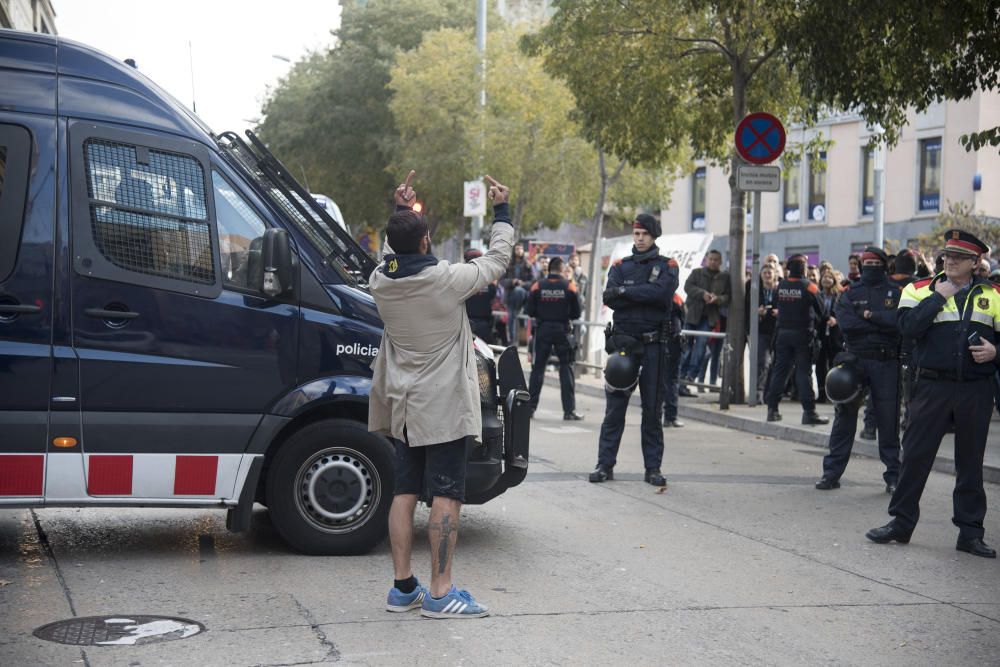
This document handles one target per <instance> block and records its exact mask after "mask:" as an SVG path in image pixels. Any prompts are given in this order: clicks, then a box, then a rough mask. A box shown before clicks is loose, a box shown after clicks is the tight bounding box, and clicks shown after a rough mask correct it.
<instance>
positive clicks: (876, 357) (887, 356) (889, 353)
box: [854, 347, 899, 361]
mask: <svg viewBox="0 0 1000 667" xmlns="http://www.w3.org/2000/svg"><path fill="white" fill-rule="evenodd" d="M854 354H855V355H857V356H858V357H861V358H862V359H868V360H869V361H892V360H893V359H898V358H899V351H898V350H896V349H895V348H892V347H880V348H879V349H877V350H864V351H862V352H854Z"/></svg>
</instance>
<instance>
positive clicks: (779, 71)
mask: <svg viewBox="0 0 1000 667" xmlns="http://www.w3.org/2000/svg"><path fill="white" fill-rule="evenodd" d="M553 4H554V6H555V7H556V9H557V11H556V13H555V15H554V16H553V17H552V20H551V21H550V22H549V24H548V25H546V26H545V27H544V28H543V29H542V30H541V31H540V33H539V34H538V35H536V36H533V37H529V38H527V39H525V40H524V47H525V48H526V49H527V50H528V52H529V53H538V54H541V55H543V56H544V57H545V62H546V69H547V70H548V71H549V72H551V73H552V74H553V75H555V76H558V77H559V78H561V79H563V80H564V81H566V84H567V86H568V87H569V89H570V90H571V91H572V92H573V95H574V97H575V98H576V105H577V108H578V112H577V118H578V119H579V121H580V124H581V126H582V128H583V134H584V136H585V137H587V138H588V139H590V140H591V141H593V142H594V143H595V145H597V146H598V147H600V148H601V149H603V150H604V151H606V152H607V153H608V154H611V155H614V156H616V157H617V158H621V159H624V160H627V161H628V162H629V163H630V164H643V165H647V166H656V165H662V164H664V163H666V162H668V161H670V160H672V159H677V158H676V156H677V155H678V154H680V153H681V152H683V151H688V150H689V151H690V152H691V154H692V156H693V157H695V158H701V159H705V160H707V161H709V162H713V163H721V164H727V165H728V167H729V169H730V172H731V174H732V172H733V171H735V169H736V167H737V165H738V164H740V160H739V158H738V157H737V156H736V155H735V152H734V150H733V133H734V130H735V127H736V124H737V123H738V122H739V121H740V120H741V119H742V118H743V117H744V116H745V115H746V114H747V112H749V111H769V112H771V113H773V114H775V115H776V116H778V117H779V118H783V119H784V120H786V121H789V120H791V121H805V120H810V119H811V117H810V116H809V115H808V114H807V111H808V105H807V104H806V102H805V101H804V100H803V98H802V96H801V94H800V90H801V86H800V84H799V82H798V80H797V78H796V76H795V71H794V69H793V68H792V67H791V63H790V61H789V58H788V54H787V52H786V50H785V49H783V48H782V45H781V42H780V40H779V35H778V34H777V33H776V32H775V27H776V26H778V25H779V24H780V23H781V22H782V21H784V20H785V19H786V17H787V15H788V14H789V13H791V12H793V10H794V7H795V5H796V4H797V3H796V2H794V1H793V0H771V1H764V0H716V1H708V0H683V1H679V2H662V0H618V1H617V2H607V1H606V0H555V2H554V3H553ZM730 204H731V206H730V210H731V215H730V224H729V265H730V267H731V269H732V270H731V272H730V273H731V278H732V283H731V286H732V294H733V298H732V302H731V305H730V313H729V320H728V321H729V331H728V341H727V345H726V361H725V374H724V377H723V393H722V401H721V404H722V407H723V408H726V407H728V405H729V402H730V401H735V402H742V401H743V400H744V399H743V394H744V391H743V380H742V378H743V370H742V365H743V363H742V362H743V354H742V350H743V349H744V344H745V340H746V331H745V325H744V313H743V310H744V305H743V290H744V283H743V271H742V267H743V263H744V256H745V239H744V226H745V222H744V220H745V199H744V194H743V193H742V192H740V191H739V190H737V189H736V186H735V178H734V177H733V176H732V175H731V176H730Z"/></svg>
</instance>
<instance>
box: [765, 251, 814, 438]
mask: <svg viewBox="0 0 1000 667" xmlns="http://www.w3.org/2000/svg"><path fill="white" fill-rule="evenodd" d="M806 264H808V259H807V258H806V256H805V255H792V256H791V257H790V258H789V259H788V277H787V278H785V279H783V280H782V281H781V282H780V283H778V296H777V301H776V302H775V307H776V308H777V310H778V322H777V330H776V332H775V334H774V365H773V366H772V367H771V381H770V382H769V383H768V385H767V393H766V394H765V396H764V400H765V402H766V403H767V421H769V422H776V421H781V414H780V413H779V412H778V403H779V402H780V401H781V394H782V393H783V392H784V390H785V384H786V383H787V382H788V375H789V373H791V370H792V366H793V365H794V366H795V381H796V384H797V387H798V393H799V400H800V401H801V403H802V423H803V424H807V425H810V426H812V425H814V424H828V423H829V422H830V420H829V419H827V418H826V417H821V416H819V415H818V414H816V396H815V394H813V389H812V337H813V322H814V319H813V316H814V315H815V317H816V318H817V319H819V320H820V321H822V320H825V319H827V315H826V313H824V312H823V304H822V302H821V301H820V299H819V288H818V287H817V286H816V285H815V284H813V283H811V282H809V280H807V279H806V278H805V273H806Z"/></svg>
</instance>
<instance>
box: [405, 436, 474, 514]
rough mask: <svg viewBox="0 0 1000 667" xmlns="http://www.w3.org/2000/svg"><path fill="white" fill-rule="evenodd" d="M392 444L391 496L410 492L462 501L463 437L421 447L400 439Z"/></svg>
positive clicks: (463, 474)
mask: <svg viewBox="0 0 1000 667" xmlns="http://www.w3.org/2000/svg"><path fill="white" fill-rule="evenodd" d="M393 444H394V445H395V446H396V491H395V495H401V494H410V493H414V494H416V495H418V496H419V495H425V496H426V497H427V498H432V499H433V498H435V497H443V498H452V499H454V500H457V501H459V502H462V503H464V502H465V466H466V457H465V438H459V439H458V440H452V441H451V442H443V443H441V444H439V445H427V446H425V447H410V446H409V445H407V444H406V443H405V442H402V441H400V440H393ZM424 492H426V493H424Z"/></svg>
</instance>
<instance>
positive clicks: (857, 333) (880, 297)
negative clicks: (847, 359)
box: [834, 278, 901, 359]
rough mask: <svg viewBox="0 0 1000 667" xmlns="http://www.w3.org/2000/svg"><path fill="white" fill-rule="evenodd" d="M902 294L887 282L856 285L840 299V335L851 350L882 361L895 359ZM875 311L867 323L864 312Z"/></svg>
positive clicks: (897, 288)
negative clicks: (898, 311)
mask: <svg viewBox="0 0 1000 667" xmlns="http://www.w3.org/2000/svg"><path fill="white" fill-rule="evenodd" d="M900 295H901V292H900V289H899V287H898V286H897V285H896V284H895V283H894V282H892V281H891V280H889V279H888V278H887V279H884V280H881V281H879V282H878V283H876V284H874V285H865V284H864V283H863V282H856V283H852V284H851V286H850V288H848V290H847V291H846V292H844V293H843V294H841V295H840V301H838V302H837V306H836V309H835V310H834V316H835V317H836V318H837V324H838V325H840V331H841V332H842V333H843V334H844V336H845V337H846V338H847V349H848V350H849V351H851V352H854V353H855V354H858V355H862V356H864V355H879V357H880V358H882V359H890V358H891V359H895V358H896V356H897V353H898V348H899V329H898V327H897V326H896V307H897V306H898V305H899V298H900ZM866 310H870V311H871V318H870V319H865V317H864V312H865V311H866Z"/></svg>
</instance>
